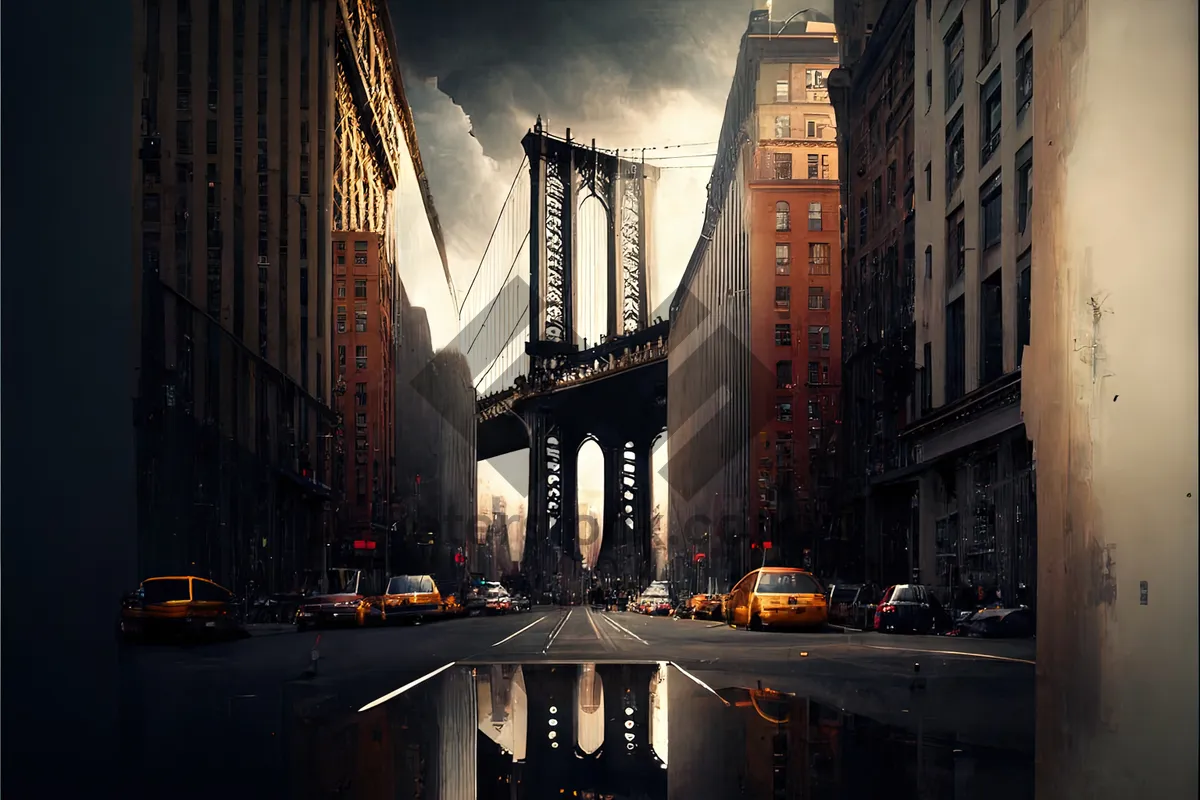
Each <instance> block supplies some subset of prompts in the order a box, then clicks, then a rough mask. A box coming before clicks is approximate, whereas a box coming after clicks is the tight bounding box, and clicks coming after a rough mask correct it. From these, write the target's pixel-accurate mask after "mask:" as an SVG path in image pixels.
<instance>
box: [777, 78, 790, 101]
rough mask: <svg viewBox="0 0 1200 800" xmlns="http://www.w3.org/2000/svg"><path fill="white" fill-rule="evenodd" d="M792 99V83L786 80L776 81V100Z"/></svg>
mask: <svg viewBox="0 0 1200 800" xmlns="http://www.w3.org/2000/svg"><path fill="white" fill-rule="evenodd" d="M791 99H792V87H791V84H790V83H789V82H788V81H786V80H783V81H775V102H776V103H786V102H788V101H789V100H791Z"/></svg>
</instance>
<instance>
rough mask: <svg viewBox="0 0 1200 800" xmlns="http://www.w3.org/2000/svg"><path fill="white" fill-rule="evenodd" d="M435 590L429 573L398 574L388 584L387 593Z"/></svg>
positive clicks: (413, 592)
mask: <svg viewBox="0 0 1200 800" xmlns="http://www.w3.org/2000/svg"><path fill="white" fill-rule="evenodd" d="M432 591H433V581H432V580H431V579H430V578H429V576H428V575H396V576H394V577H393V578H392V579H391V580H390V581H388V585H387V594H420V593H425V592H432Z"/></svg>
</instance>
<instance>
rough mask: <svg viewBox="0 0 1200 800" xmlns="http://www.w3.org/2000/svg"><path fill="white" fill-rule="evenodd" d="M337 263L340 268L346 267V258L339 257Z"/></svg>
mask: <svg viewBox="0 0 1200 800" xmlns="http://www.w3.org/2000/svg"><path fill="white" fill-rule="evenodd" d="M337 263H338V266H339V267H344V266H346V257H345V256H338V257H337Z"/></svg>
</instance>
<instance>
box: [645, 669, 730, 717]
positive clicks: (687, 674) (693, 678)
mask: <svg viewBox="0 0 1200 800" xmlns="http://www.w3.org/2000/svg"><path fill="white" fill-rule="evenodd" d="M658 664H659V667H660V668H661V667H665V666H666V665H667V664H670V665H671V666H672V667H674V668H675V669H677V670H679V671H680V672H682V673H683V674H684V676H685V677H687V678H690V679H691V681H692V682H693V683H695V684H696V685H697V686H699V687H700V688H701V689H706V690H707V691H708V692H710V693H711V694H712V696H713V697H715V698H717V699H718V700H720V701H721V702H722V703H724V704H725V705H727V706H728V705H729V701H728V700H726V699H725V698H724V697H721V695H719V694H717V690H716V689H714V688H713V687H711V686H709V685H708V684H707V683H705V682H704V681H702V680H700V679H699V678H697V677H696V676H695V675H693V674H692V673H690V672H688V671H687V670H686V669H684V668H683V667H681V666H679V665H678V664H676V663H675V662H674V661H660V662H658Z"/></svg>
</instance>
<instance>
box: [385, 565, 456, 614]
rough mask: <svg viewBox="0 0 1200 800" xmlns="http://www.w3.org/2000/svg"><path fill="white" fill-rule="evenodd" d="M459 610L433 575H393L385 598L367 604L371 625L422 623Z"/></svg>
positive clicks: (454, 600)
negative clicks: (439, 586) (373, 623)
mask: <svg viewBox="0 0 1200 800" xmlns="http://www.w3.org/2000/svg"><path fill="white" fill-rule="evenodd" d="M458 607H459V603H458V599H457V598H455V597H454V595H453V594H448V595H443V594H442V592H441V590H439V589H438V585H437V582H436V581H435V580H434V579H433V576H431V575H393V576H392V577H391V578H389V579H388V582H387V586H386V587H384V590H383V594H381V595H378V596H375V597H371V598H369V599H368V600H367V609H366V611H367V617H368V619H370V620H371V621H372V622H380V623H384V624H386V623H389V622H402V621H407V622H421V621H423V620H426V619H432V618H437V617H442V616H453V615H454V614H455V613H456V611H457V609H458Z"/></svg>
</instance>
